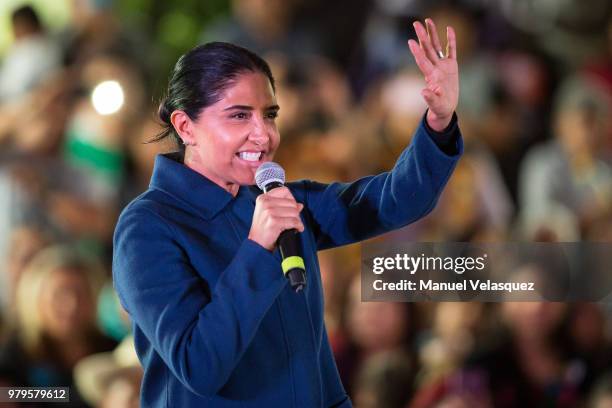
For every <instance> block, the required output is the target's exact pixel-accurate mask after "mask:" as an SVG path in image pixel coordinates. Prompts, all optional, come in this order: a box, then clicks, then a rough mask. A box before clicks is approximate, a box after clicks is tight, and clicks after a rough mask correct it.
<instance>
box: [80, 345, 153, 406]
mask: <svg viewBox="0 0 612 408" xmlns="http://www.w3.org/2000/svg"><path fill="white" fill-rule="evenodd" d="M142 375H143V369H142V367H141V366H140V363H139V362H138V356H137V355H136V351H135V350H134V337H133V336H127V337H126V338H125V339H124V340H123V341H122V342H121V343H120V344H119V345H118V346H117V347H116V348H115V349H114V350H113V351H110V352H104V353H96V354H92V355H90V356H87V357H85V358H83V359H81V360H80V361H79V362H78V364H77V365H76V367H75V368H74V377H75V382H76V385H77V387H78V390H79V392H80V394H81V395H82V396H83V398H84V399H85V400H86V401H87V403H89V404H90V405H91V406H92V407H102V408H132V407H139V406H140V404H139V396H140V383H141V381H142Z"/></svg>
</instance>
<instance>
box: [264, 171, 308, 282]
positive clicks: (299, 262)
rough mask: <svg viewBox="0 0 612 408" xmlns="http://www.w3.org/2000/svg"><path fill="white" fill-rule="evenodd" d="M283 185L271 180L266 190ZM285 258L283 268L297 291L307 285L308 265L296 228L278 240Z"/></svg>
mask: <svg viewBox="0 0 612 408" xmlns="http://www.w3.org/2000/svg"><path fill="white" fill-rule="evenodd" d="M277 187H283V183H279V182H271V183H268V184H267V185H266V186H265V189H264V192H266V193H267V192H268V191H270V190H272V189H274V188H277ZM276 243H277V245H278V248H279V250H280V253H281V258H282V259H283V262H282V268H283V272H284V273H285V276H286V277H287V279H289V284H290V285H291V288H293V290H295V291H296V292H299V291H300V290H302V289H304V287H306V267H305V265H304V258H303V257H302V240H301V238H300V233H299V232H298V230H296V229H295V228H292V229H290V230H285V231H283V232H281V233H280V235H279V236H278V240H277V241H276Z"/></svg>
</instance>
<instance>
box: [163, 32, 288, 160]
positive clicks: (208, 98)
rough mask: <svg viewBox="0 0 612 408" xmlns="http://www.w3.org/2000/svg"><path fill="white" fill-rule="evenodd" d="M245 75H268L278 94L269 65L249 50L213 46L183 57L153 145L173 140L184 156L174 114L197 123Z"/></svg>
mask: <svg viewBox="0 0 612 408" xmlns="http://www.w3.org/2000/svg"><path fill="white" fill-rule="evenodd" d="M244 72H261V73H263V74H265V75H266V76H267V77H268V79H269V80H270V85H272V90H273V91H274V92H276V88H275V86H274V78H273V77H272V71H271V70H270V67H269V66H268V63H267V62H266V61H264V60H263V58H261V57H260V56H258V55H257V54H255V53H254V52H251V51H249V50H247V49H246V48H243V47H239V46H237V45H234V44H230V43H225V42H210V43H206V44H202V45H199V46H197V47H195V48H193V49H192V50H191V51H189V52H187V53H186V54H184V55H183V56H181V57H180V58H179V60H178V61H177V62H176V65H175V66H174V70H173V71H172V75H171V76H170V80H169V82H168V90H167V92H166V96H165V98H164V99H162V101H161V103H160V104H159V110H158V116H159V119H160V120H161V122H162V126H163V127H164V129H163V130H162V131H161V132H160V133H159V134H158V135H156V136H155V137H154V138H153V139H152V140H151V142H157V141H159V140H162V139H164V138H166V137H168V136H172V137H174V138H175V140H176V142H177V144H178V145H179V148H180V150H181V152H182V153H184V152H185V146H184V145H183V144H182V141H181V140H180V138H179V136H178V135H177V133H176V131H175V130H174V127H173V126H172V123H171V122H170V115H171V114H172V112H174V111H175V110H182V111H184V112H185V113H186V114H187V115H188V116H189V118H190V119H191V120H197V118H198V116H199V114H200V112H201V111H202V109H204V108H206V107H207V106H210V105H213V104H214V103H216V102H218V101H219V100H220V99H221V97H222V95H223V91H224V90H225V89H227V87H228V86H230V85H231V84H232V82H233V81H234V79H235V78H236V77H237V76H238V75H240V74H242V73H244Z"/></svg>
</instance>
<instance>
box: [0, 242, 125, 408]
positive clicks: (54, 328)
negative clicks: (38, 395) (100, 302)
mask: <svg viewBox="0 0 612 408" xmlns="http://www.w3.org/2000/svg"><path fill="white" fill-rule="evenodd" d="M104 279H105V276H104V272H103V270H102V268H101V267H100V266H99V265H98V263H97V262H94V261H93V260H92V259H90V258H89V257H87V256H85V255H83V254H81V253H80V252H78V251H76V250H75V249H74V248H73V247H69V246H52V247H49V248H47V249H43V250H42V251H40V252H39V253H38V254H36V256H34V258H33V259H32V261H31V262H30V263H29V264H28V265H27V267H26V268H25V270H24V272H23V274H22V275H21V277H20V279H19V283H18V284H17V292H16V312H17V313H16V319H15V328H14V330H13V331H12V332H11V334H10V335H9V337H8V339H7V340H6V342H5V343H4V344H3V345H2V348H0V382H2V383H4V384H6V383H8V384H11V385H13V386H20V387H25V386H28V387H59V386H62V387H66V386H70V387H71V390H70V404H69V405H68V406H71V407H87V406H88V405H87V404H86V403H85V402H84V401H83V399H82V397H81V396H80V395H79V393H78V391H77V390H76V388H75V387H74V386H73V385H74V383H73V376H72V370H73V368H74V367H75V365H76V364H77V363H78V362H79V361H80V360H81V359H82V358H84V357H86V356H89V355H91V354H94V353H100V352H105V351H109V350H112V349H113V347H115V345H116V342H115V341H113V340H111V339H109V338H107V337H105V336H104V335H103V334H102V333H100V331H99V330H98V328H97V326H96V301H97V296H98V293H99V290H100V288H101V286H102V284H103V282H104ZM39 405H40V404H39V403H36V404H34V406H39Z"/></svg>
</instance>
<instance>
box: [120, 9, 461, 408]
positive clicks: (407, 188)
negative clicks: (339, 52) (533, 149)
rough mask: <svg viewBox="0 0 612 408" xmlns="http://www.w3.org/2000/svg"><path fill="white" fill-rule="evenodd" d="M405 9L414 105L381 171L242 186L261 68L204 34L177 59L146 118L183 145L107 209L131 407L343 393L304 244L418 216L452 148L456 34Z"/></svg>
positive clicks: (344, 240) (267, 123)
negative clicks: (289, 271) (133, 363)
mask: <svg viewBox="0 0 612 408" xmlns="http://www.w3.org/2000/svg"><path fill="white" fill-rule="evenodd" d="M427 24H428V25H429V29H430V31H431V33H432V37H431V38H430V37H429V36H428V34H427V31H426V29H425V27H424V26H423V25H422V24H420V23H416V24H415V28H416V30H417V33H418V37H419V40H420V43H421V47H419V45H418V44H417V43H416V42H415V41H413V40H411V41H410V42H409V46H410V49H411V51H412V53H413V54H414V56H415V58H416V61H417V64H418V65H419V67H420V69H421V71H422V72H423V73H424V75H425V76H426V78H427V83H428V86H427V88H426V89H424V90H423V92H422V93H423V97H424V98H425V100H426V101H427V104H428V105H429V110H428V111H427V114H426V119H424V120H423V122H422V124H421V126H420V127H419V128H418V129H417V131H416V134H415V136H414V139H413V142H412V144H411V147H410V148H409V149H407V150H406V151H405V152H404V153H403V154H402V155H401V156H400V158H399V160H398V162H397V164H396V165H395V167H394V169H393V170H392V171H391V172H389V173H383V174H380V175H377V176H371V177H366V178H363V179H360V180H358V181H356V182H354V183H333V184H330V185H324V184H320V183H315V182H311V181H300V182H295V183H289V184H288V185H287V187H283V188H277V189H274V190H272V191H271V192H269V193H267V194H262V195H258V194H259V193H260V191H259V190H258V189H257V188H256V187H253V186H252V185H253V184H254V174H255V170H256V169H257V167H258V166H259V165H260V164H261V163H263V162H266V161H269V160H272V158H273V156H274V153H275V151H276V149H277V148H278V145H279V141H280V140H279V139H280V138H279V134H278V131H277V128H276V125H275V117H276V115H277V112H278V110H279V107H278V105H277V103H276V98H275V89H274V79H273V77H272V74H271V72H270V69H269V67H268V65H267V64H266V62H265V61H263V60H262V59H261V58H259V57H258V56H257V55H254V54H253V53H251V52H250V51H247V50H245V49H243V48H240V47H237V46H234V45H231V44H225V43H210V44H205V45H203V46H199V47H196V48H194V49H193V50H191V51H190V52H188V53H187V54H185V55H184V56H182V57H181V58H180V59H179V61H178V62H177V64H176V66H175V68H174V72H173V75H172V77H171V79H170V84H169V87H168V96H167V99H166V100H165V101H164V102H163V103H162V105H161V107H160V117H161V119H162V120H163V121H164V122H165V123H166V124H167V126H168V128H167V132H166V133H165V134H162V136H166V135H173V136H175V137H176V138H178V140H180V141H181V142H182V144H183V146H184V149H183V150H182V152H181V153H182V154H169V155H159V156H157V158H156V162H155V168H154V172H153V176H152V179H151V183H150V187H149V190H148V191H147V192H145V193H144V194H143V195H141V196H140V197H138V198H137V199H136V200H134V201H133V202H132V203H131V204H130V205H128V206H127V207H126V208H125V209H124V211H123V212H122V214H121V217H120V219H119V222H118V225H117V228H116V231H115V241H114V249H115V251H114V260H113V262H114V265H113V273H114V279H115V286H116V289H117V292H118V294H119V297H120V299H121V301H122V304H123V305H124V306H125V308H126V310H127V311H128V313H129V314H130V316H131V318H132V321H133V322H134V336H135V345H136V349H137V352H138V355H139V358H140V360H141V362H142V364H143V366H144V369H145V376H144V379H143V385H142V392H141V402H142V404H143V406H146V407H152V406H155V407H166V406H180V407H190V406H193V407H197V406H206V407H213V406H214V407H230V406H231V407H235V406H240V407H247V406H253V407H261V406H284V407H286V406H303V407H315V406H316V407H348V406H351V403H350V400H349V399H348V397H347V395H346V392H345V391H344V389H343V387H342V384H341V382H340V380H339V376H338V372H337V369H336V365H335V363H334V359H333V356H332V353H331V349H330V347H329V342H328V339H327V334H326V331H325V327H324V324H323V300H322V299H323V296H322V293H321V278H320V275H319V267H318V262H317V257H316V251H317V250H320V249H325V248H331V247H335V246H339V245H344V244H348V243H352V242H357V241H360V240H363V239H366V238H369V237H372V236H374V235H377V234H381V233H383V232H386V231H389V230H391V229H394V228H399V227H402V226H404V225H406V224H409V223H410V222H413V221H414V220H416V219H418V218H420V217H422V216H424V215H425V214H427V213H428V212H429V211H430V210H431V209H432V208H433V206H434V204H435V202H436V199H437V197H438V195H439V193H440V191H441V190H442V188H443V186H444V184H445V183H446V181H447V179H448V177H449V176H450V174H451V172H452V170H453V168H454V166H455V163H456V161H457V159H458V157H459V155H460V154H461V151H462V143H461V137H460V135H459V130H458V127H457V124H456V118H455V116H454V110H455V107H456V105H457V96H458V72H457V62H456V51H455V34H454V32H453V31H452V29H450V28H449V29H448V31H447V36H448V40H449V47H448V53H447V55H445V54H444V53H443V51H442V49H441V46H440V42H439V40H438V37H437V35H436V34H435V26H434V25H433V22H432V21H431V20H427ZM290 228H295V229H297V230H299V231H300V232H301V233H302V234H301V235H302V246H303V248H302V249H303V252H304V261H305V265H306V271H307V285H306V289H305V290H304V291H301V292H299V293H295V292H294V291H292V290H291V288H290V287H289V285H287V282H286V279H285V277H284V276H283V273H282V272H281V267H280V256H279V252H278V251H277V250H276V249H275V242H276V240H277V238H278V236H279V234H280V232H281V231H283V230H285V229H290Z"/></svg>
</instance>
